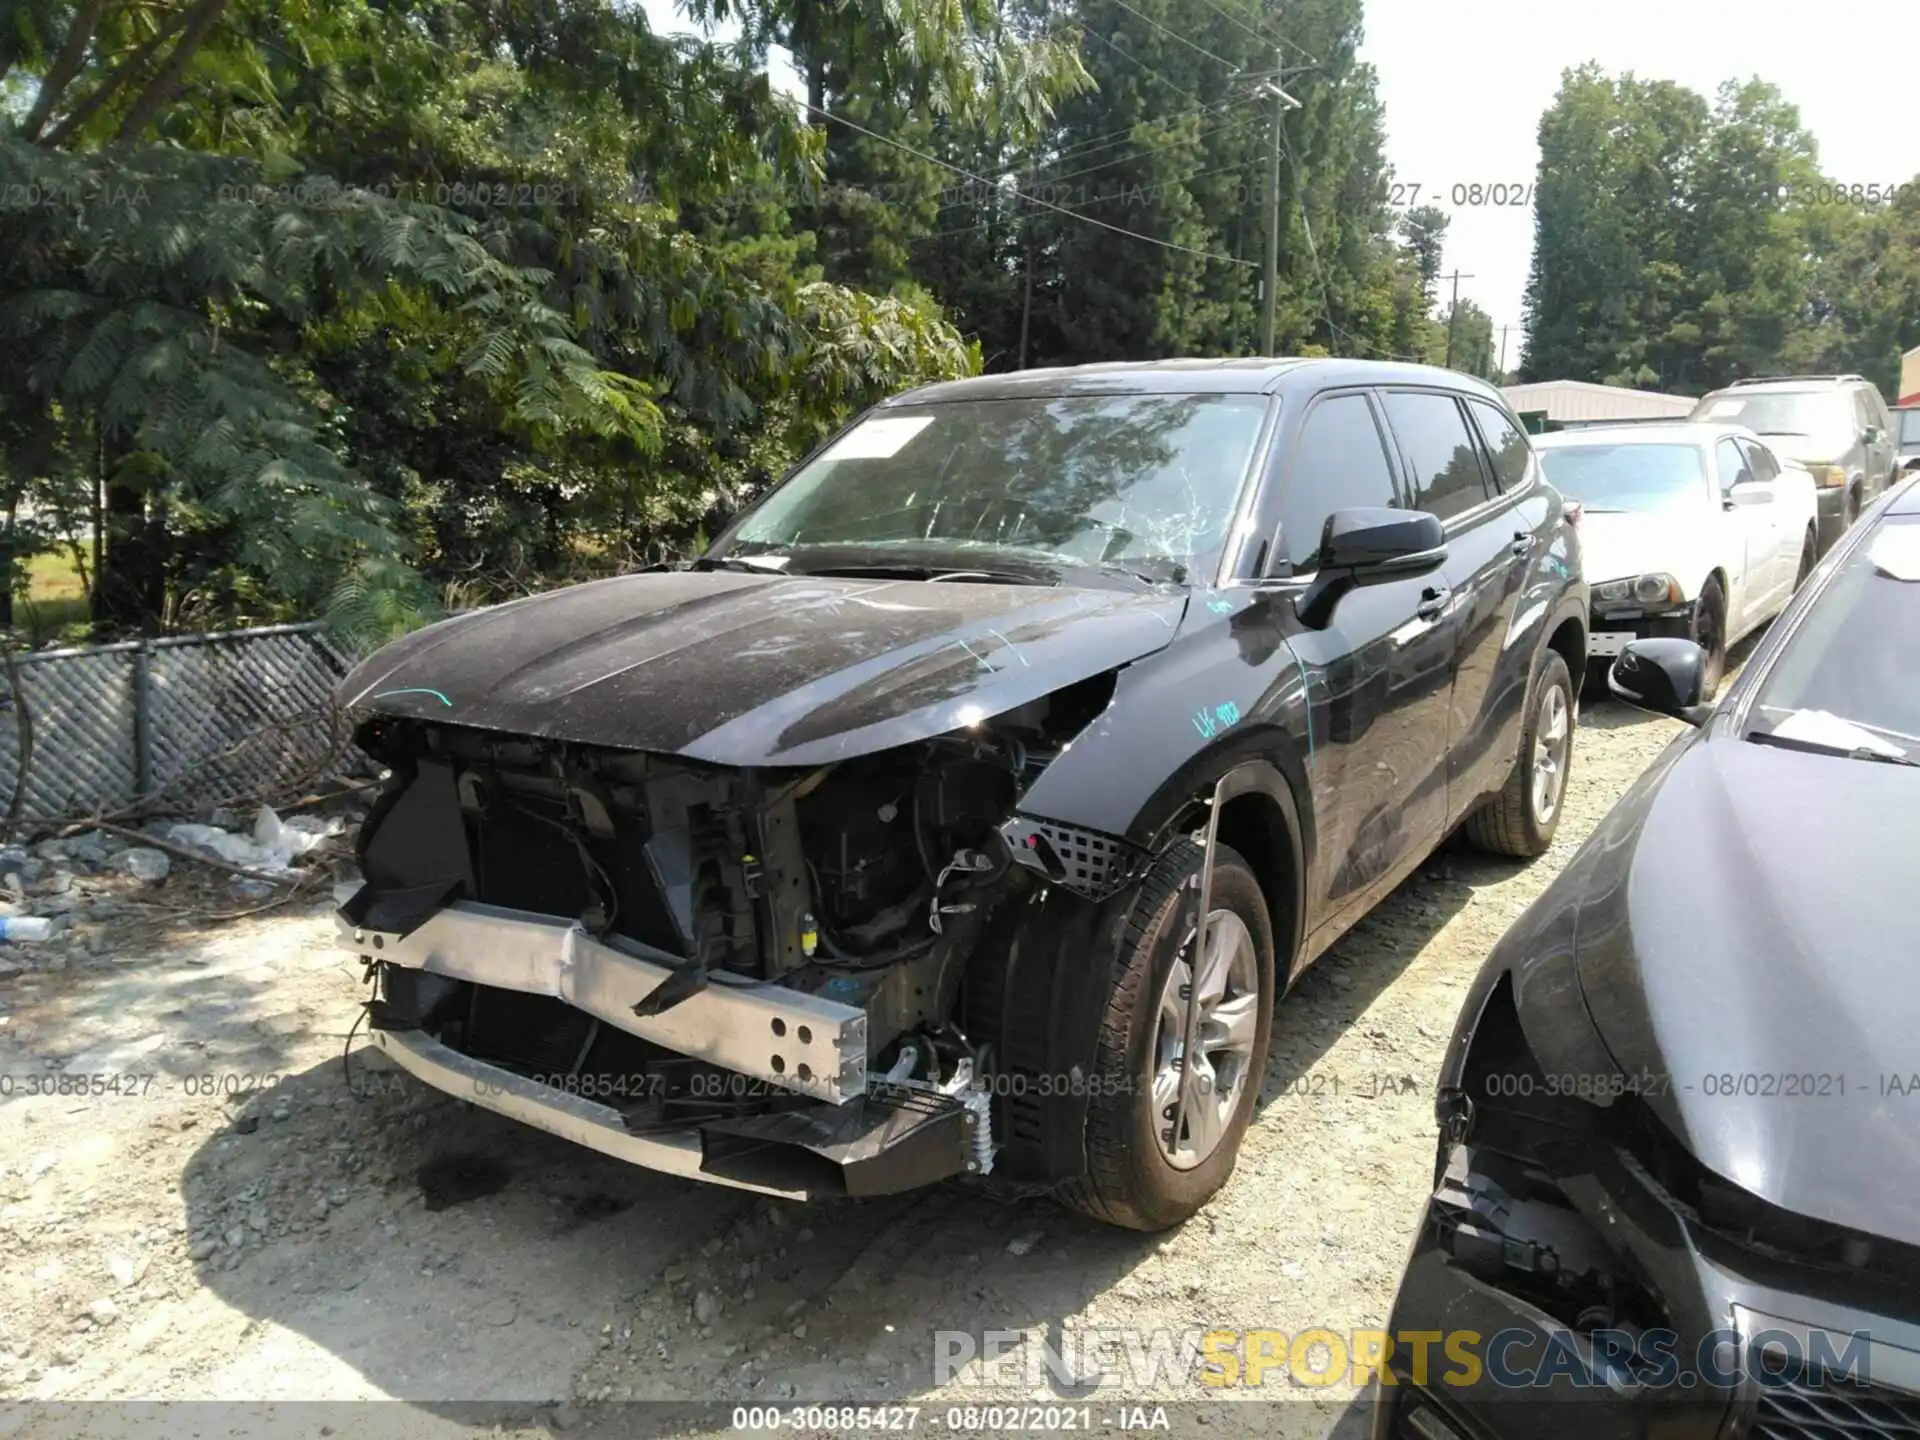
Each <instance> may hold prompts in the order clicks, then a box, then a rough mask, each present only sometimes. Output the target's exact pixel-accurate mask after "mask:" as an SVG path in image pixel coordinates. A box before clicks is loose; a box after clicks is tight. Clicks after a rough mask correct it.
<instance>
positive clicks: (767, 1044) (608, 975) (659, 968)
mask: <svg viewBox="0 0 1920 1440" xmlns="http://www.w3.org/2000/svg"><path fill="white" fill-rule="evenodd" d="M336 923H337V924H338V926H339V932H340V943H341V945H342V946H343V947H344V948H346V949H348V950H351V951H352V952H353V953H355V954H356V955H359V956H361V957H362V958H363V959H366V960H377V961H381V962H383V963H385V964H388V965H398V966H402V967H405V968H408V969H414V970H429V971H431V972H433V973H434V974H436V975H445V976H447V977H449V978H451V979H455V980H470V981H473V982H475V983H477V984H481V985H491V986H494V987H496V988H499V989H502V990H517V991H520V992H522V993H524V994H528V995H548V996H552V997H553V998H555V999H557V1000H563V1001H565V1002H566V1003H567V1004H569V1005H571V1006H573V1007H574V1008H575V1009H577V1010H580V1011H582V1012H583V1013H585V1014H588V1015H591V1016H593V1017H594V1018H596V1019H598V1020H600V1021H602V1022H604V1023H605V1024H608V1025H611V1026H614V1027H615V1028H617V1029H620V1030H624V1031H626V1032H628V1033H629V1034H632V1035H638V1036H639V1037H640V1038H641V1039H643V1040H647V1041H651V1042H652V1043H653V1044H656V1045H660V1046H663V1047H665V1048H666V1049H668V1050H672V1051H674V1052H676V1053H678V1054H681V1055H687V1056H691V1057H692V1058H694V1059H696V1060H704V1061H706V1062H707V1063H708V1064H711V1065H716V1066H719V1067H720V1068H721V1069H725V1070H732V1071H735V1072H736V1073H738V1074H741V1075H750V1076H752V1077H754V1078H755V1079H758V1080H764V1081H765V1082H766V1083H768V1084H769V1085H773V1086H777V1087H779V1088H781V1089H785V1090H791V1091H793V1092H794V1093H795V1094H799V1095H806V1096H809V1097H812V1098H814V1099H819V1100H825V1101H826V1102H828V1103H829V1104H833V1105H839V1104H842V1103H844V1102H846V1101H848V1100H851V1099H854V1098H856V1097H857V1096H860V1095H862V1094H864V1093H865V1091H866V1088H867V1017H866V1012H865V1011H864V1010H860V1009H858V1008H856V1007H854V1006H851V1005H843V1004H840V1003H839V1002H838V1001H834V1000H826V999H822V998H821V997H819V996H816V995H809V994H806V993H805V992H803V991H799V990H792V989H788V988H786V987H785V986H780V985H767V984H752V985H747V984H735V983H729V982H728V980H727V978H726V977H725V976H722V975H718V974H714V975H711V976H710V982H711V983H709V984H708V985H707V986H706V987H705V988H704V989H702V990H700V991H699V992H697V993H696V994H693V995H691V996H689V997H688V998H686V999H685V1000H682V1001H681V1002H679V1003H678V1004H676V1005H675V1006H674V1007H673V1008H672V1009H670V1010H668V1011H666V1012H665V1013H663V1014H660V1015H653V1016H648V1017H645V1018H641V1017H639V1016H636V1015H635V1014H634V1013H633V1007H634V1006H635V1005H636V1004H638V1003H639V1002H640V1001H641V1000H643V999H645V998H646V997H647V996H648V995H650V994H652V993H653V991H654V990H655V989H656V988H658V987H659V986H660V985H663V984H665V983H666V981H667V979H668V977H669V976H670V975H671V974H672V973H673V971H674V969H675V967H677V966H678V965H680V964H682V963H683V962H682V961H680V960H679V959H678V958H677V957H675V956H672V955H668V954H666V953H665V952H664V951H656V950H651V949H649V948H648V947H646V946H642V945H639V944H638V943H636V942H633V941H630V940H627V939H625V938H624V937H615V938H614V940H612V941H607V940H600V939H596V938H595V937H594V936H593V935H591V934H589V933H588V932H587V930H586V929H585V927H583V926H582V925H581V924H580V922H579V921H577V920H569V919H564V918H562V917H560V916H555V915H541V914H536V913H534V912H532V911H528V910H508V909H504V908H502V907H500V906H496V905H481V904H477V903H475V902H472V901H465V900H462V901H455V902H454V903H452V904H450V905H447V906H446V907H444V908H443V909H440V910H438V911H436V912H435V913H434V914H432V915H431V916H429V917H428V918H427V919H426V920H425V921H424V922H422V923H421V924H420V925H419V926H418V927H417V928H414V929H412V930H409V931H407V932H406V933H405V934H401V933H398V932H395V931H381V930H372V929H368V928H366V927H365V926H356V925H355V924H354V923H353V922H352V921H351V920H349V919H347V918H346V917H345V916H337V917H336ZM395 1038H397V1037H391V1036H390V1037H389V1040H388V1049H389V1051H390V1052H391V1051H392V1048H393V1045H392V1042H393V1040H394V1039H395ZM424 1038H425V1037H422V1036H414V1035H409V1036H407V1037H406V1039H405V1043H406V1044H407V1045H410V1046H418V1045H420V1044H421V1043H422V1041H423V1040H424ZM446 1053H447V1054H449V1055H456V1056H457V1052H454V1051H451V1050H448V1051H447V1052H446ZM395 1058H396V1059H401V1056H400V1055H398V1054H395ZM457 1058H459V1059H461V1060H462V1061H463V1062H465V1063H467V1064H472V1063H475V1062H472V1061H467V1060H466V1057H464V1056H457ZM403 1063H404V1061H403ZM415 1073H418V1072H417V1071H416V1072H415ZM500 1073H502V1074H506V1073H507V1072H504V1071H502V1072H500ZM423 1078H425V1077H423ZM480 1103H483V1104H484V1103H486V1102H485V1101H481V1102H480ZM492 1108H494V1109H499V1108H501V1107H499V1106H497V1105H495V1106H493V1107H492ZM590 1108H592V1109H600V1108H603V1107H599V1106H590ZM608 1113H609V1114H612V1113H613V1112H611V1111H609V1112H608ZM520 1118H522V1119H526V1120H528V1121H529V1123H532V1124H536V1125H541V1127H542V1128H543V1129H549V1130H551V1129H553V1128H554V1126H552V1125H549V1124H544V1123H543V1122H541V1121H539V1120H535V1119H533V1118H532V1117H531V1116H521V1117H520ZM571 1138H575V1139H580V1138H581V1137H579V1136H574V1137H571ZM582 1143H585V1144H589V1145H593V1147H594V1148H595V1149H601V1150H605V1149H606V1148H607V1147H606V1146H604V1145H600V1144H597V1143H596V1142H594V1141H591V1140H583V1141H582ZM608 1153H617V1152H611V1151H609V1152H608ZM697 1158H698V1157H697V1154H696V1156H695V1162H696V1168H697ZM641 1163H643V1164H648V1165H653V1162H651V1161H643V1162H641ZM653 1168H656V1169H672V1168H673V1167H672V1166H670V1165H653Z"/></svg>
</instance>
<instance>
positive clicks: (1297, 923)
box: [1135, 728, 1314, 975]
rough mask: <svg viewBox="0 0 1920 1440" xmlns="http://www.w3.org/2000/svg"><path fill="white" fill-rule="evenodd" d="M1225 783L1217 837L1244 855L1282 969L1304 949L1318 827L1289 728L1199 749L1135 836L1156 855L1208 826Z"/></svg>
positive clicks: (1144, 815) (1151, 804)
mask: <svg viewBox="0 0 1920 1440" xmlns="http://www.w3.org/2000/svg"><path fill="white" fill-rule="evenodd" d="M1216 785H1218V786H1220V797H1221V811H1220V839H1221V840H1222V841H1223V842H1224V843H1226V844H1228V845H1230V846H1232V847H1233V848H1234V849H1235V850H1237V851H1239V852H1240V854H1241V855H1242V856H1243V857H1245V859H1246V861H1247V863H1248V864H1249V865H1251V866H1252V867H1253V872H1254V878H1255V879H1256V880H1258V881H1259V882H1260V892H1261V895H1262V896H1263V897H1264V898H1265V900H1266V903H1267V918H1268V920H1269V921H1271V922H1272V925H1273V939H1274V945H1275V948H1276V949H1279V948H1281V947H1284V949H1285V954H1284V955H1276V956H1275V961H1276V964H1278V965H1280V966H1281V967H1282V973H1283V975H1284V973H1286V970H1287V969H1288V968H1289V967H1291V965H1292V964H1293V962H1294V961H1295V960H1296V959H1297V957H1298V956H1299V954H1300V947H1301V945H1302V943H1303V941H1304V940H1305V938H1306V930H1307V923H1306V922H1307V913H1306V910H1307V879H1308V875H1309V873H1310V871H1311V869H1312V857H1313V853H1314V851H1313V844H1314V831H1313V815H1312V803H1311V800H1310V799H1308V800H1307V802H1306V803H1304V804H1303V803H1302V797H1303V796H1305V797H1310V796H1311V794H1312V791H1311V790H1310V789H1309V788H1308V779H1307V769H1306V764H1305V762H1304V760H1303V759H1302V757H1301V756H1300V755H1299V753H1298V751H1297V750H1296V748H1295V747H1294V745H1293V743H1292V741H1291V739H1290V738H1289V737H1288V736H1287V735H1286V733H1285V732H1284V731H1281V730H1278V729H1273V728H1263V729H1256V730H1248V731H1244V732H1242V733H1240V734H1237V735H1235V736H1233V737H1232V738H1231V739H1230V740H1228V741H1226V742H1224V743H1222V744H1219V745H1216V746H1212V747H1210V748H1208V749H1206V750H1203V751H1201V752H1200V753H1199V754H1198V755H1196V756H1194V757H1193V759H1191V760H1190V761H1188V762H1187V764H1185V765H1183V766H1181V767H1180V769H1179V770H1177V771H1175V772H1174V774H1173V775H1172V776H1170V777H1169V778H1168V780H1167V782H1166V783H1165V784H1164V785H1163V786H1161V788H1160V790H1159V791H1158V792H1156V793H1155V795H1154V797H1153V798H1152V799H1151V800H1149V801H1148V802H1147V805H1146V806H1145V808H1144V809H1143V810H1142V811H1141V814H1140V816H1139V818H1138V819H1137V820H1136V822H1135V829H1136V833H1145V834H1148V835H1150V836H1151V837H1152V839H1151V840H1150V842H1149V848H1151V849H1152V850H1153V851H1155V852H1156V853H1158V852H1159V851H1161V850H1164V849H1165V848H1166V846H1167V845H1168V844H1170V843H1171V842H1172V840H1173V839H1174V837H1176V836H1178V835H1180V834H1183V833H1187V832H1189V831H1192V830H1197V829H1200V828H1201V827H1203V826H1204V825H1205V824H1206V802H1207V799H1208V797H1209V796H1210V795H1211V794H1212V793H1213V790H1214V787H1215V786H1216Z"/></svg>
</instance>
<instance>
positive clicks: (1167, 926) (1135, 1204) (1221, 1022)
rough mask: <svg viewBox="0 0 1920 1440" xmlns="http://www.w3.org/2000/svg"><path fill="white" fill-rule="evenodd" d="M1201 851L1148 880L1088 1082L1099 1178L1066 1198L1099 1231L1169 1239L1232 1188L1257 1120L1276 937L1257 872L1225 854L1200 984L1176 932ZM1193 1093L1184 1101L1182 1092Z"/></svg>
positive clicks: (1187, 852)
mask: <svg viewBox="0 0 1920 1440" xmlns="http://www.w3.org/2000/svg"><path fill="white" fill-rule="evenodd" d="M1202 856H1203V851H1202V849H1201V847H1200V846H1199V845H1197V844H1194V843H1193V842H1192V841H1181V842H1180V843H1178V844H1176V845H1174V846H1173V847H1172V848H1171V849H1169V850H1168V852H1167V853H1166V854H1165V855H1164V856H1162V857H1161V859H1160V861H1159V863H1157V864H1156V865H1155V866H1154V868H1153V870H1152V872H1151V873H1150V874H1149V875H1148V876H1147V878H1146V880H1145V881H1143V882H1142V883H1141V887H1140V894H1139V897H1138V899H1137V900H1136V902H1135V904H1134V908H1133V917H1132V919H1131V920H1130V921H1129V922H1128V925H1127V929H1126V932H1125V936H1124V938H1123V940H1122V941H1121V953H1120V955H1119V956H1118V957H1117V958H1116V961H1115V964H1114V968H1113V972H1112V973H1113V982H1112V989H1111V991H1110V992H1109V995H1108V998H1107V1006H1106V1011H1105V1013H1104V1014H1103V1015H1102V1017H1101V1022H1100V1043H1099V1049H1098V1052H1097V1055H1096V1058H1095V1062H1094V1070H1093V1074H1092V1075H1091V1076H1090V1077H1089V1081H1090V1083H1089V1086H1088V1090H1089V1099H1088V1103H1087V1130H1086V1138H1087V1173H1086V1176H1085V1177H1084V1178H1083V1179H1081V1180H1077V1181H1075V1182H1073V1183H1072V1184H1071V1185H1069V1186H1067V1187H1066V1188H1065V1189H1063V1190H1062V1192H1061V1195H1060V1198H1061V1199H1062V1200H1063V1201H1064V1202H1065V1203H1066V1204H1068V1205H1070V1206H1071V1207H1072V1208H1074V1209H1076V1210H1079V1211H1080V1212H1082V1213H1083V1214H1086V1215H1090V1216H1092V1217H1093V1218H1094V1219H1096V1220H1104V1221H1106V1222H1107V1223H1108V1224H1110V1225H1119V1226H1123V1227H1125V1228H1126V1229H1129V1230H1165V1229H1167V1228H1168V1227H1169V1226H1173V1225H1178V1224H1179V1223H1180V1222H1181V1221H1183V1220H1186V1219H1188V1218H1189V1217H1190V1216H1192V1215H1193V1214H1194V1213H1195V1212H1196V1211H1198V1210H1199V1209H1200V1208H1201V1206H1203V1205H1205V1204H1206V1203H1207V1201H1208V1200H1210V1199H1212V1198H1213V1195H1214V1192H1215V1191H1217V1190H1219V1188H1220V1187H1221V1186H1222V1185H1224V1184H1226V1183H1227V1177H1228V1176H1230V1175H1231V1174H1232V1173H1233V1166H1234V1161H1235V1160H1236V1159H1237V1158H1238V1156H1239V1153H1240V1138H1241V1136H1242V1135H1244V1134H1245V1133H1246V1129H1247V1124H1248V1122H1249V1121H1250V1120H1251V1119H1252V1117H1253V1106H1254V1101H1255V1100H1256V1099H1257V1098H1258V1096H1259V1092H1260V1076H1261V1074H1262V1072H1263V1071H1264V1070H1265V1069H1266V1063H1267V1041H1268V1037H1269V1035H1270V1032H1271V1027H1272V1022H1273V1004H1274V962H1273V926H1272V922H1271V921H1270V920H1269V919H1268V916H1267V906H1266V900H1265V897H1264V896H1262V894H1261V892H1260V885H1259V882H1258V881H1256V880H1255V879H1254V877H1253V872H1252V870H1250V869H1249V868H1248V866H1247V862H1246V861H1245V860H1243V859H1242V858H1241V857H1240V856H1239V855H1238V854H1236V853H1235V852H1234V851H1233V850H1232V849H1231V848H1230V847H1228V846H1226V845H1221V846H1220V847H1219V848H1218V852H1217V854H1216V857H1215V860H1214V867H1213V897H1212V904H1211V905H1210V906H1209V910H1210V912H1211V914H1210V916H1209V923H1208V926H1207V940H1206V944H1205V946H1204V947H1202V950H1201V954H1200V960H1199V965H1198V967H1197V968H1198V972H1199V974H1198V980H1197V986H1198V1000H1199V1006H1198V1014H1197V1023H1196V1027H1195V1044H1194V1045H1193V1053H1192V1055H1191V1057H1190V1058H1189V1056H1188V1053H1187V1044H1186V1018H1187V996H1188V994H1189V993H1190V991H1191V989H1192V988H1193V987H1194V986H1195V985H1196V980H1195V975H1194V969H1195V967H1194V964H1193V947H1192V938H1193V937H1192V934H1191V932H1189V933H1187V934H1184V935H1182V934H1176V933H1175V931H1176V930H1177V928H1178V927H1179V925H1180V923H1181V916H1182V914H1183V910H1184V902H1183V898H1182V893H1181V892H1182V889H1183V887H1184V886H1186V885H1187V884H1188V883H1189V882H1190V881H1191V880H1193V878H1194V877H1196V876H1198V874H1199V873H1200V865H1201V860H1202ZM1183 1092H1184V1095H1183Z"/></svg>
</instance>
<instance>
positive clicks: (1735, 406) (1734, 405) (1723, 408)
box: [1707, 400, 1746, 420]
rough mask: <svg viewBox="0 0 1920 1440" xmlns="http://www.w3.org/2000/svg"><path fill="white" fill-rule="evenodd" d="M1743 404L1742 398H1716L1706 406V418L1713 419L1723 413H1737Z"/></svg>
mask: <svg viewBox="0 0 1920 1440" xmlns="http://www.w3.org/2000/svg"><path fill="white" fill-rule="evenodd" d="M1745 404H1746V402H1745V401H1743V400H1716V401H1714V402H1713V404H1712V405H1710V406H1708V407H1707V418H1708V419H1709V420H1713V419H1718V418H1719V417H1721V416H1723V415H1738V414H1739V413H1740V411H1741V408H1742V407H1743V406H1744V405H1745Z"/></svg>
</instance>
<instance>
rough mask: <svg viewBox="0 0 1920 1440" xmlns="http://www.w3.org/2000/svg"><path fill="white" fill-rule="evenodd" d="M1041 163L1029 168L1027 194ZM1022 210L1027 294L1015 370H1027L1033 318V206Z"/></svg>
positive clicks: (1022, 304)
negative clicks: (1028, 335)
mask: <svg viewBox="0 0 1920 1440" xmlns="http://www.w3.org/2000/svg"><path fill="white" fill-rule="evenodd" d="M1039 175H1040V162H1039V160H1038V159H1036V160H1035V161H1034V162H1033V163H1032V164H1031V165H1029V166H1028V167H1027V193H1028V194H1032V193H1033V187H1034V183H1035V181H1037V180H1038V179H1039ZM1020 203H1021V209H1022V210H1023V211H1024V212H1025V213H1024V215H1023V217H1022V220H1021V225H1020V233H1021V238H1022V239H1023V240H1025V242H1026V251H1027V293H1026V296H1025V297H1024V298H1023V299H1022V300H1021V302H1020V360H1019V363H1018V364H1016V365H1015V366H1014V367H1013V368H1014V369H1016V370H1024V369H1026V368H1027V325H1028V322H1029V321H1030V320H1031V319H1032V318H1033V205H1032V203H1031V202H1030V201H1027V200H1022V201H1021V202H1020Z"/></svg>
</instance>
